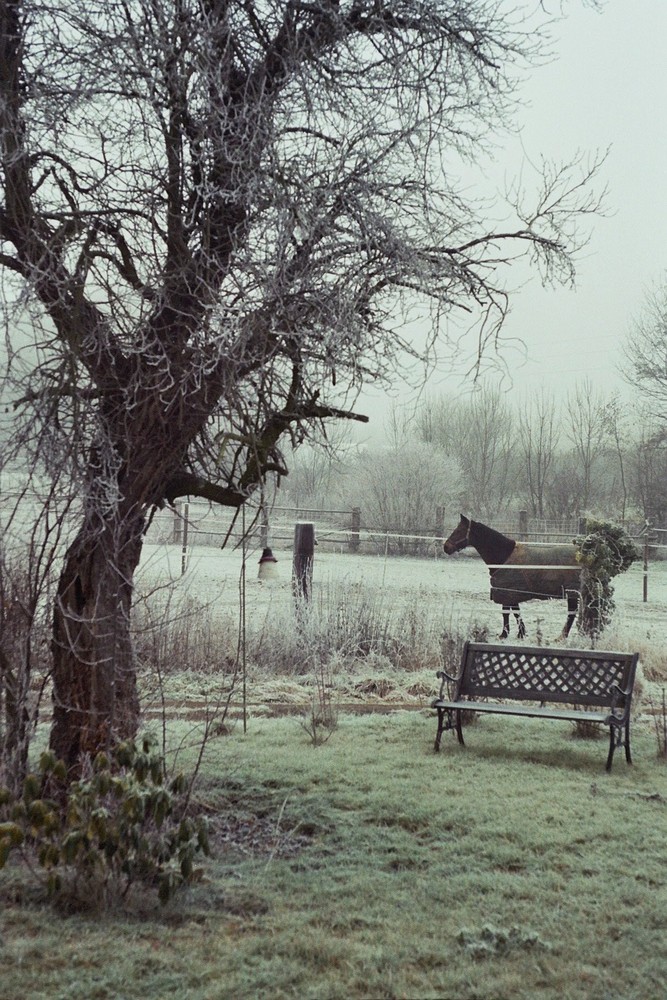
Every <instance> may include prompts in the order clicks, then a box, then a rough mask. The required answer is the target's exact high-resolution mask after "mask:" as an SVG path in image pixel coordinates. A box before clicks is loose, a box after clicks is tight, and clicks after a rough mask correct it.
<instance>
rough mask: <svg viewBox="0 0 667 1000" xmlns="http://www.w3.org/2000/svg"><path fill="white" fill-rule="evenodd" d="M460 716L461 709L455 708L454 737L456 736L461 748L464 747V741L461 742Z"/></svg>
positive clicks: (461, 726)
mask: <svg viewBox="0 0 667 1000" xmlns="http://www.w3.org/2000/svg"><path fill="white" fill-rule="evenodd" d="M462 715H463V713H462V711H461V709H460V708H457V710H456V735H457V736H458V740H459V743H460V744H461V746H462V747H464V746H465V743H464V740H463V725H462V722H461V719H462Z"/></svg>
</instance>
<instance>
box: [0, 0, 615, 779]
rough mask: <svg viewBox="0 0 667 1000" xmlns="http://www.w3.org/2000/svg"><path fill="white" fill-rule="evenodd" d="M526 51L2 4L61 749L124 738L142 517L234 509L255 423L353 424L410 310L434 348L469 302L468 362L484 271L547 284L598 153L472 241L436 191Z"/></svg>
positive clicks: (492, 124) (10, 219) (1, 120)
mask: <svg viewBox="0 0 667 1000" xmlns="http://www.w3.org/2000/svg"><path fill="white" fill-rule="evenodd" d="M536 16H542V15H540V12H539V11H538V12H537V14H536ZM543 40H544V39H543V36H542V35H541V34H540V33H539V30H538V29H537V27H536V25H535V23H533V22H532V21H524V20H523V15H522V14H520V13H517V14H514V15H512V14H511V13H509V12H508V11H507V10H506V9H505V8H504V7H501V6H499V5H498V4H497V3H496V2H495V0H494V2H491V0H452V2H450V3H447V4H424V3H421V2H417V0H380V2H378V0H340V2H336V0H314V2H312V3H304V2H301V0H288V2H287V3H285V2H280V3H279V2H278V0H265V2H263V3H262V4H261V5H257V4H254V3H250V2H246V0H229V2H220V0H150V2H148V0H104V2H101V0H69V2H68V3H67V4H64V3H62V2H55V0H54V2H50V0H39V2H37V0H0V88H1V100H0V136H1V145H0V158H1V178H2V182H1V183H2V203H1V207H0V241H1V245H0V265H1V266H2V268H3V270H4V272H5V273H6V275H7V277H6V280H5V283H4V299H5V303H6V320H7V322H6V335H7V347H8V361H7V373H8V374H7V379H8V381H9V382H10V383H11V386H10V387H9V389H11V391H12V393H13V397H12V398H13V400H14V406H15V416H16V420H15V427H14V434H13V440H14V441H15V443H17V444H19V445H21V446H22V447H23V448H24V449H28V448H30V449H32V451H33V453H34V454H37V455H38V456H40V457H41V460H42V461H43V463H44V466H45V467H46V468H47V469H49V468H51V469H53V468H55V467H57V468H59V469H67V470H68V474H69V475H70V476H71V478H72V482H73V485H74V489H76V490H77V491H78V492H79V494H80V498H81V502H82V508H83V514H82V519H81V524H80V529H79V531H78V534H77V537H76V538H75V540H74V541H73V543H72V545H71V546H70V549H69V551H68V553H67V556H66V558H65V562H64V565H63V569H62V573H61V576H60V583H59V587H58V593H57V598H56V602H55V609H54V633H53V682H54V719H53V726H52V732H51V746H52V748H53V749H54V751H55V752H56V753H57V754H58V755H59V756H61V757H62V758H63V759H64V760H65V761H66V762H67V764H68V766H69V767H70V768H72V769H75V768H76V767H77V763H78V761H79V758H80V755H81V754H85V753H92V752H95V751H96V750H97V749H98V748H99V747H101V746H106V745H108V744H109V743H110V742H111V741H113V740H114V739H117V738H119V737H122V736H127V735H129V734H132V733H134V732H135V729H136V725H137V719H138V697H137V689H136V673H135V665H134V658H133V651H132V644H131V638H130V636H131V633H130V627H129V619H130V608H131V600H132V586H133V576H134V571H135V568H136V566H137V564H138V561H139V559H140V555H141V547H142V538H143V533H144V531H145V528H146V523H147V518H148V517H149V516H150V513H151V511H152V510H154V509H155V508H156V507H159V506H160V505H162V504H165V503H172V502H173V501H174V500H175V499H176V498H177V497H178V496H181V495H188V494H190V495H198V496H203V497H206V498H208V499H210V500H212V501H214V502H218V503H221V504H227V505H230V506H232V507H237V506H240V505H241V504H243V503H244V501H245V500H246V499H247V498H248V497H249V495H250V494H251V493H252V492H253V491H254V490H256V489H258V488H259V486H260V484H261V483H262V481H263V479H264V478H265V476H266V475H267V474H269V473H271V474H274V475H276V476H278V477H280V476H282V475H284V474H286V472H287V469H286V466H285V461H284V458H283V455H282V451H281V442H283V441H284V440H287V441H290V440H291V441H294V442H297V443H298V442H299V441H301V440H303V439H304V438H306V437H307V436H308V434H309V429H310V428H311V427H312V426H314V425H317V424H318V423H320V422H321V421H323V420H327V419H330V418H356V419H359V418H358V416H357V415H356V414H355V413H354V412H353V410H352V407H353V405H354V400H355V398H356V395H357V393H358V391H359V389H360V387H361V386H362V385H363V384H364V382H365V381H366V380H367V379H373V380H377V379H386V378H389V377H390V376H391V374H392V373H393V372H395V371H396V367H397V363H398V361H399V359H400V358H401V357H403V356H405V354H406V353H407V354H408V355H409V354H413V355H414V354H415V353H416V352H415V349H414V348H413V347H412V346H411V344H410V342H409V339H408V338H407V337H404V336H402V333H401V316H402V315H403V313H402V310H403V308H404V305H405V304H406V303H407V302H410V303H414V301H415V300H418V301H420V302H421V303H430V305H431V306H432V312H433V325H432V335H431V340H432V341H434V340H435V339H437V338H438V337H439V336H441V335H444V331H445V323H446V320H447V317H448V316H449V315H450V314H451V313H452V312H453V311H460V310H467V311H470V312H471V313H472V314H473V316H475V315H476V316H477V317H478V318H479V320H480V324H479V331H480V332H479V350H480V352H482V351H483V350H484V348H485V345H487V344H489V343H495V342H496V340H497V337H498V330H499V324H500V323H501V322H502V319H503V316H504V315H505V312H506V308H507V300H508V296H507V293H506V289H505V280H506V279H505V277H504V265H508V264H509V263H510V262H511V261H512V260H515V259H516V257H517V255H520V254H521V253H522V251H523V252H524V253H525V254H526V255H528V256H529V257H530V258H531V259H532V260H533V261H534V262H536V263H537V265H538V266H539V267H541V268H542V272H543V274H545V275H546V276H547V277H549V278H551V277H555V278H558V279H562V280H565V281H568V280H571V279H572V276H573V268H574V264H573V254H574V252H575V251H576V249H577V246H578V244H579V239H578V223H579V221H580V220H581V218H582V216H584V215H587V214H588V213H590V212H593V211H596V210H597V207H598V206H597V199H596V197H595V196H594V195H593V194H591V193H590V184H589V181H590V179H591V176H592V175H593V174H594V173H595V171H596V169H597V166H598V164H597V163H596V162H592V163H589V162H586V161H585V160H583V159H580V160H579V161H577V162H575V163H573V165H572V168H571V169H570V168H563V167H557V168H553V169H552V168H546V169H545V173H544V177H543V178H542V180H541V182H540V185H539V186H538V189H537V190H536V193H535V196H534V203H533V204H532V206H531V205H530V204H529V203H528V201H527V200H526V201H525V202H524V203H523V204H517V203H516V200H515V204H514V205H513V211H514V215H513V216H511V215H510V214H508V213H505V216H504V218H505V219H506V220H509V221H506V223H505V224H504V225H503V227H502V228H501V229H500V230H499V231H494V230H493V229H492V228H491V229H490V228H489V227H488V224H487V222H486V220H487V218H488V210H487V207H486V206H484V205H478V204H476V203H475V202H474V201H473V200H471V199H470V198H469V196H468V193H467V190H468V184H467V183H466V184H465V185H464V184H461V185H460V187H457V186H456V184H455V183H453V182H452V180H451V178H452V177H453V176H454V175H455V173H456V169H457V167H458V165H459V164H460V163H461V162H462V160H463V159H467V160H468V161H469V162H471V163H472V162H474V161H475V159H476V158H477V157H478V156H479V154H480V150H481V149H482V148H483V145H484V142H485V140H486V138H487V136H488V135H489V134H490V133H491V132H492V131H493V130H494V129H496V128H497V127H498V123H499V122H502V121H503V120H506V118H507V115H508V113H509V111H510V110H511V106H512V105H511V101H512V88H513V82H514V80H515V78H516V72H517V70H518V68H519V67H521V66H522V65H526V62H527V61H528V60H530V58H531V57H532V56H534V55H536V54H539V52H540V50H541V45H542V42H543ZM508 211H509V210H508ZM12 309H13V312H12ZM430 346H431V344H427V345H426V350H427V351H428V349H429V348H430ZM7 391H8V388H7V387H4V390H3V398H6V396H7Z"/></svg>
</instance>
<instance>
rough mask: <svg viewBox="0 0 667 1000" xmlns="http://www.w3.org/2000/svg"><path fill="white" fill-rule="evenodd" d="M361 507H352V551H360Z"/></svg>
mask: <svg viewBox="0 0 667 1000" xmlns="http://www.w3.org/2000/svg"><path fill="white" fill-rule="evenodd" d="M360 530H361V507H353V508H352V531H351V533H350V552H358V551H359V545H360V538H359V532H360Z"/></svg>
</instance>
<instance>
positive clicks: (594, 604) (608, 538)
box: [574, 518, 637, 639]
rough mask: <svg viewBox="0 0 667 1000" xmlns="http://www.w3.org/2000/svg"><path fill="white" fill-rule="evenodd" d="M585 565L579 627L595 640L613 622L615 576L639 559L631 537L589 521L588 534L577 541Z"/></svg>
mask: <svg viewBox="0 0 667 1000" xmlns="http://www.w3.org/2000/svg"><path fill="white" fill-rule="evenodd" d="M574 544H575V548H576V550H577V561H578V562H579V563H580V564H581V566H582V573H581V602H580V610H579V628H580V629H581V631H582V632H583V633H584V634H585V635H589V636H590V637H591V638H593V639H595V638H596V637H597V636H599V635H600V633H601V632H603V630H604V629H605V628H606V626H607V625H608V624H609V623H610V621H611V616H612V613H613V610H614V607H615V604H614V600H613V593H614V588H613V587H612V586H611V580H612V578H613V577H615V576H618V574H619V573H624V572H625V571H626V570H627V569H628V568H629V567H630V566H631V565H632V563H633V562H634V561H635V559H636V558H637V550H636V548H635V546H634V543H633V541H632V539H631V538H630V536H629V535H628V534H627V532H626V531H624V529H623V528H621V527H620V526H619V525H617V524H613V523H612V522H611V521H600V520H597V519H595V518H587V519H586V535H583V536H578V537H577V538H575V539H574Z"/></svg>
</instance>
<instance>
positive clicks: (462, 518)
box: [461, 514, 470, 524]
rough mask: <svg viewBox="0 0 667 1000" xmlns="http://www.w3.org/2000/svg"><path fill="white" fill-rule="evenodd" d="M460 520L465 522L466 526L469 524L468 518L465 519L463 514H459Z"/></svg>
mask: <svg viewBox="0 0 667 1000" xmlns="http://www.w3.org/2000/svg"><path fill="white" fill-rule="evenodd" d="M461 520H462V521H465V523H466V524H470V518H469V517H466V516H465V514H461Z"/></svg>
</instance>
